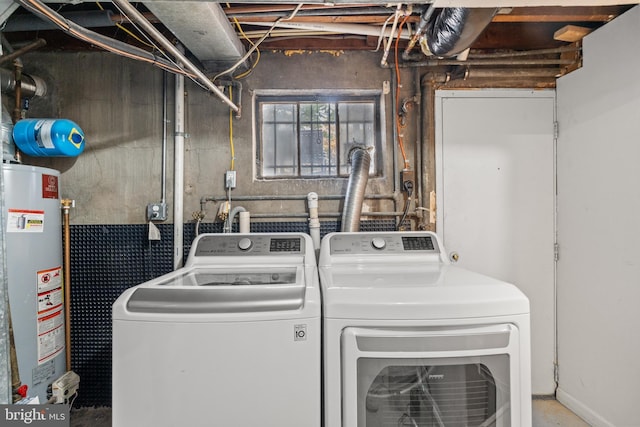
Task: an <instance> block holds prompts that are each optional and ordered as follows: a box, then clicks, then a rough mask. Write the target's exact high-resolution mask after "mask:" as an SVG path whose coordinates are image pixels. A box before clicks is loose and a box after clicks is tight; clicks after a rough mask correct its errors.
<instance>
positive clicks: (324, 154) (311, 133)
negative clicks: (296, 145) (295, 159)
mask: <svg viewBox="0 0 640 427" xmlns="http://www.w3.org/2000/svg"><path fill="white" fill-rule="evenodd" d="M335 116H336V115H335V106H334V105H333V104H329V103H318V102H315V103H301V104H300V163H301V165H300V166H301V167H300V173H301V175H302V176H335V174H336V170H335V169H336V168H335V164H336V153H335V145H336V136H335Z"/></svg>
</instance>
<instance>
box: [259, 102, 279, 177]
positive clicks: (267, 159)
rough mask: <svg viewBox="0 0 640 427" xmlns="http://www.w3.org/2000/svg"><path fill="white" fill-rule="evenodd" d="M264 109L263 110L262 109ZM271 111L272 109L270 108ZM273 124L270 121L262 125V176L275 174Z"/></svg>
mask: <svg viewBox="0 0 640 427" xmlns="http://www.w3.org/2000/svg"><path fill="white" fill-rule="evenodd" d="M263 111H264V110H263ZM271 112H272V113H273V109H272V110H271ZM274 132H275V126H274V125H273V124H270V123H265V124H264V125H262V176H275V174H276V171H275V164H276V159H275V154H276V151H275V148H276V147H275V135H274Z"/></svg>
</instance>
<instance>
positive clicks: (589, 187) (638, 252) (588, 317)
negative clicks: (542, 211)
mask: <svg viewBox="0 0 640 427" xmlns="http://www.w3.org/2000/svg"><path fill="white" fill-rule="evenodd" d="M638 52H640V8H639V7H636V8H634V9H632V10H631V11H629V12H627V13H626V14H624V15H622V16H621V17H619V18H617V19H615V20H614V21H612V22H611V23H609V24H607V25H606V26H604V27H602V28H601V29H599V30H598V31H596V32H594V33H593V34H591V35H589V36H588V37H587V38H586V39H585V41H584V67H583V68H582V69H580V70H578V71H576V72H574V73H571V74H569V75H568V76H566V77H563V78H561V79H560V80H559V81H558V88H557V93H558V95H557V97H558V122H559V127H560V134H559V139H558V240H559V243H560V261H559V263H558V282H557V283H558V342H559V344H558V353H559V364H560V372H559V374H560V376H559V390H558V398H559V399H560V400H561V401H562V402H563V403H565V404H566V405H567V406H569V407H571V409H573V410H574V411H575V412H577V413H578V414H579V415H581V416H582V417H583V418H585V419H586V420H587V421H589V422H590V423H591V424H592V425H594V426H600V425H602V426H605V425H607V426H608V425H614V426H638V425H640V416H639V415H638V408H637V406H638V398H639V397H640V363H639V356H640V339H638V337H639V336H640V310H639V309H638V304H639V302H640V246H639V245H638V242H639V241H640V226H639V219H640V167H639V161H640V81H639V80H638V74H639V72H640V59H639V58H638Z"/></svg>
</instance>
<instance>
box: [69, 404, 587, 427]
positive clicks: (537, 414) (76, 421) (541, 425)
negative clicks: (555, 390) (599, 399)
mask: <svg viewBox="0 0 640 427" xmlns="http://www.w3.org/2000/svg"><path fill="white" fill-rule="evenodd" d="M552 426H561V427H589V424H587V423H585V422H584V421H583V420H582V419H580V418H579V417H577V416H576V415H575V414H574V413H573V412H571V411H569V410H568V409H567V408H565V407H564V406H562V405H561V404H560V403H558V402H557V401H555V400H552V399H548V400H547V399H534V400H533V427H552ZM71 427H111V408H80V409H74V410H73V411H71ZM513 427H518V426H513Z"/></svg>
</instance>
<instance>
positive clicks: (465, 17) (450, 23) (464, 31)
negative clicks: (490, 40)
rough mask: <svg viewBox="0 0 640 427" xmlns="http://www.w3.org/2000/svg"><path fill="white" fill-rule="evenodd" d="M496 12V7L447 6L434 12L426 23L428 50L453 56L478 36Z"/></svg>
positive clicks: (440, 55)
mask: <svg viewBox="0 0 640 427" xmlns="http://www.w3.org/2000/svg"><path fill="white" fill-rule="evenodd" d="M497 12H498V9H496V8H479V9H468V8H464V7H449V8H445V9H442V10H440V11H438V12H436V13H435V14H434V15H433V16H432V17H431V19H430V21H429V24H428V25H427V30H426V37H427V46H428V47H429V51H431V53H433V54H434V55H436V56H439V57H450V56H455V55H457V54H459V53H461V52H463V51H464V50H466V49H467V48H468V47H469V46H471V44H472V43H473V42H474V41H475V40H476V39H477V38H478V36H479V35H480V34H481V33H482V32H483V31H484V29H485V28H487V26H488V25H489V24H490V23H491V20H492V19H493V17H494V16H495V14H496V13H497Z"/></svg>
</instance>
